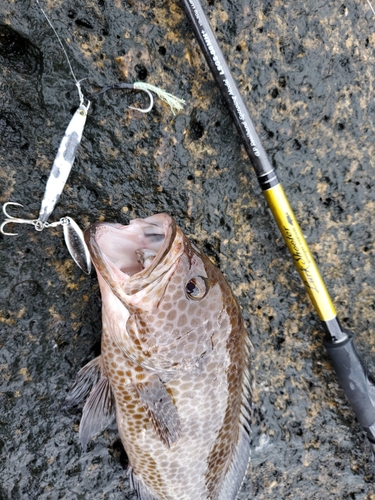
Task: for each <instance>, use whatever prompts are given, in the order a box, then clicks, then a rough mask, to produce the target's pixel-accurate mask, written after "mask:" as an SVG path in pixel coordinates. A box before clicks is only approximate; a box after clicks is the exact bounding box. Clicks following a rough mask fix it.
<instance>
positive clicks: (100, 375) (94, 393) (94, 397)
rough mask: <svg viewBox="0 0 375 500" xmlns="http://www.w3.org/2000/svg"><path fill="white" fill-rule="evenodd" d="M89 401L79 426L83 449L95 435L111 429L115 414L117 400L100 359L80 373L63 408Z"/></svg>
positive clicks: (89, 364) (91, 362)
mask: <svg viewBox="0 0 375 500" xmlns="http://www.w3.org/2000/svg"><path fill="white" fill-rule="evenodd" d="M86 398H87V401H86V403H85V406H84V407H83V412H82V418H81V423H80V426H79V438H80V441H81V445H82V448H83V449H84V450H85V449H86V447H87V444H88V443H89V441H90V440H91V439H92V438H93V437H94V436H96V435H97V434H99V433H100V432H102V431H104V429H105V428H106V427H108V425H109V424H110V423H111V422H112V420H113V418H114V414H115V400H114V397H113V394H112V390H111V387H110V385H109V381H108V378H107V377H106V374H105V371H104V368H103V364H102V360H101V356H98V357H97V358H95V359H93V360H92V361H90V362H89V363H87V365H85V366H84V367H83V368H81V370H80V371H79V372H78V374H77V378H76V381H75V382H74V384H73V387H72V388H71V389H70V391H69V394H68V396H67V398H66V400H65V405H64V409H70V408H72V407H73V406H77V405H79V404H82V403H83V402H84V401H85V399H86Z"/></svg>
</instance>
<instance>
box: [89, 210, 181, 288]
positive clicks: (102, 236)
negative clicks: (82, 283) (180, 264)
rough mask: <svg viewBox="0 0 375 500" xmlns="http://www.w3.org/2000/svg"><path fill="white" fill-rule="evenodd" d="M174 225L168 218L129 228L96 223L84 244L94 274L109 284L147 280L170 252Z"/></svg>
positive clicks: (141, 221)
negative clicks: (97, 274) (93, 267)
mask: <svg viewBox="0 0 375 500" xmlns="http://www.w3.org/2000/svg"><path fill="white" fill-rule="evenodd" d="M175 235H176V224H175V222H174V220H173V219H172V217H170V216H169V215H167V214H156V215H152V216H151V217H147V218H146V219H134V220H132V221H130V223H129V225H127V226H123V225H121V224H116V223H107V222H105V223H100V222H99V223H96V224H93V225H92V226H91V227H90V228H89V229H87V230H86V232H85V241H86V244H87V246H88V248H89V250H90V254H91V258H92V260H93V263H94V265H95V267H96V269H97V271H98V272H99V273H100V274H101V275H102V276H103V278H104V279H105V280H106V281H107V282H109V283H113V282H117V283H118V282H130V281H134V280H135V279H139V278H147V277H148V276H149V275H150V274H151V273H152V271H153V270H154V269H155V268H156V267H157V266H158V264H159V263H160V262H161V261H162V260H163V259H164V257H165V256H166V255H167V254H168V252H169V251H170V248H171V246H172V244H173V241H174V238H175Z"/></svg>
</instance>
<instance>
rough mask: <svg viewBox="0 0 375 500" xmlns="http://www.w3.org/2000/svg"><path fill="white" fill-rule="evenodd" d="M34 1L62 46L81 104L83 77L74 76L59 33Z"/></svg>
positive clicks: (82, 98) (82, 100) (82, 99)
mask: <svg viewBox="0 0 375 500" xmlns="http://www.w3.org/2000/svg"><path fill="white" fill-rule="evenodd" d="M35 1H36V3H37V4H38V6H39V8H40V10H41V11H42V14H43V16H44V17H45V18H46V20H47V22H48V24H49V25H50V27H51V28H52V30H53V32H54V34H55V36H56V38H57V40H58V42H59V44H60V46H61V48H62V51H63V52H64V55H65V58H66V60H67V63H68V66H69V70H70V73H71V74H72V77H73V80H74V82H75V84H76V86H77V89H78V95H79V100H80V103H81V104H83V103H84V96H83V94H82V90H81V82H82V80H84V78H83V79H82V80H78V79H77V78H76V75H75V74H74V71H73V67H72V65H71V63H70V59H69V56H68V53H67V51H66V50H65V47H64V45H63V43H62V41H61V38H60V37H59V35H58V33H57V31H56V30H55V27H54V25H53V24H52V22H51V21H50V19H49V17H48V16H47V14H46V13H45V12H44V10H43V8H42V6H41V5H40V3H39V0H35Z"/></svg>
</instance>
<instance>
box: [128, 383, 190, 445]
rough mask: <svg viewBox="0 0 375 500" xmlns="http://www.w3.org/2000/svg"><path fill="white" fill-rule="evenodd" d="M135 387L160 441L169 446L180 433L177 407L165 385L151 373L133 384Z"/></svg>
mask: <svg viewBox="0 0 375 500" xmlns="http://www.w3.org/2000/svg"><path fill="white" fill-rule="evenodd" d="M135 389H136V391H137V393H138V396H139V398H140V400H141V403H142V404H143V406H144V407H145V409H146V411H147V414H148V416H149V418H150V420H151V422H152V425H153V426H154V429H155V431H156V433H157V435H158V436H159V437H160V439H161V441H162V442H163V443H164V444H165V445H166V446H167V447H168V448H170V447H171V446H172V444H173V443H175V442H176V441H177V440H178V438H179V437H180V434H181V424H180V419H179V416H178V412H177V408H176V406H175V404H174V403H173V401H172V398H171V396H170V394H169V393H168V391H167V389H166V388H165V385H164V384H163V382H162V381H161V380H160V378H159V377H158V376H157V375H155V374H153V375H150V376H148V377H147V379H146V380H145V381H142V382H140V383H138V384H135Z"/></svg>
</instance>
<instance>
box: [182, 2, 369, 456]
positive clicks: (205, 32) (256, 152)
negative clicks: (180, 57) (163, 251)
mask: <svg viewBox="0 0 375 500" xmlns="http://www.w3.org/2000/svg"><path fill="white" fill-rule="evenodd" d="M182 3H183V5H184V8H185V10H186V13H187V17H188V19H189V21H190V23H191V26H192V29H193V32H194V34H195V36H196V38H197V40H198V43H199V45H200V47H201V49H202V52H203V54H204V56H205V58H206V60H207V63H208V65H209V67H210V69H211V72H212V73H213V76H214V78H215V80H216V83H217V84H218V86H219V89H220V91H221V94H222V97H223V99H224V101H225V103H226V105H227V106H228V108H229V111H230V113H231V115H232V118H233V121H234V123H235V125H236V128H237V130H238V133H239V135H240V137H241V139H242V141H243V144H244V146H245V149H246V151H247V154H248V155H249V158H250V161H251V164H252V166H253V168H254V170H255V173H256V176H257V179H258V182H259V185H260V187H261V189H262V192H263V194H264V197H265V198H266V201H267V203H268V206H269V207H270V209H271V211H272V214H273V216H274V218H275V221H276V223H277V225H278V227H279V229H280V232H281V234H282V236H283V238H284V241H285V243H286V245H287V247H288V249H289V251H290V253H291V255H292V259H293V262H294V264H295V266H296V268H297V271H298V273H299V274H300V276H301V278H302V281H303V283H304V285H305V288H306V291H307V293H308V295H309V296H310V298H311V301H312V303H313V305H314V307H315V310H316V312H317V313H318V316H319V318H320V320H321V323H322V327H323V330H324V332H325V334H326V335H325V339H324V341H323V343H324V346H325V348H326V349H327V352H328V354H329V357H330V360H331V364H332V366H333V369H334V371H335V372H336V375H337V378H338V381H339V384H340V386H341V388H342V389H343V390H344V392H345V395H346V397H347V399H348V401H349V403H350V405H351V406H352V409H353V411H354V413H355V415H356V417H357V420H358V422H359V423H360V425H361V426H362V428H363V430H364V431H365V433H366V435H367V437H368V439H369V442H370V446H371V450H372V451H373V452H375V378H374V377H373V376H372V375H371V374H369V373H368V370H367V369H366V366H365V365H364V363H363V361H362V359H361V357H360V356H359V354H358V352H357V349H356V346H355V343H354V334H353V333H352V332H351V331H350V330H347V329H346V328H343V327H342V326H341V324H340V321H339V319H338V317H337V313H336V310H335V307H334V305H333V302H332V300H331V297H330V295H329V293H328V291H327V288H326V286H325V284H324V281H323V279H322V277H321V275H320V273H319V270H318V267H317V265H316V263H315V261H314V258H313V256H312V254H311V252H310V249H309V247H308V245H307V242H306V240H305V238H304V236H303V234H302V231H301V228H300V227H299V225H298V222H297V220H296V217H295V215H294V213H293V210H292V208H291V206H290V204H289V201H288V199H287V197H286V195H285V192H284V189H283V187H282V185H281V183H280V181H279V179H278V178H277V175H276V173H275V171H274V169H273V168H272V167H271V164H270V162H269V160H268V158H267V155H266V153H265V151H264V149H263V146H262V144H261V142H260V139H259V137H258V134H257V132H256V130H255V128H254V125H253V123H252V120H251V118H250V115H249V112H248V110H247V108H246V106H245V103H244V101H243V99H242V97H241V95H240V93H239V91H238V88H237V86H236V83H235V81H234V79H233V77H232V75H231V72H230V70H229V67H228V65H227V63H226V61H225V58H224V56H223V53H222V52H221V49H220V47H219V45H218V43H217V40H216V37H215V35H214V33H213V31H212V29H211V26H210V23H209V21H208V19H207V16H206V14H205V13H204V11H203V9H202V6H201V4H200V2H199V0H182Z"/></svg>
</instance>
